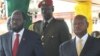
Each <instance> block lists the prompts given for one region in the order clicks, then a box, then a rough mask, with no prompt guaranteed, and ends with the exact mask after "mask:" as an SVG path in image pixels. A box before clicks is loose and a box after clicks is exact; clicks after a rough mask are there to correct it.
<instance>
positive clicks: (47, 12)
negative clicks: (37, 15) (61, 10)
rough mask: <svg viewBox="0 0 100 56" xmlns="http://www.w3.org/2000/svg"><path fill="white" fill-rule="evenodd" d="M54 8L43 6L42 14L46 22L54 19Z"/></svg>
mask: <svg viewBox="0 0 100 56" xmlns="http://www.w3.org/2000/svg"><path fill="white" fill-rule="evenodd" d="M52 12H53V6H42V8H41V13H42V16H43V18H44V19H45V20H49V19H50V18H51V17H52Z"/></svg>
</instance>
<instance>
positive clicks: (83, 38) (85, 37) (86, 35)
mask: <svg viewBox="0 0 100 56" xmlns="http://www.w3.org/2000/svg"><path fill="white" fill-rule="evenodd" d="M87 38H88V34H85V35H84V36H83V37H82V38H81V39H82V40H83V41H86V40H87ZM79 39H80V38H79V37H78V36H76V40H79Z"/></svg>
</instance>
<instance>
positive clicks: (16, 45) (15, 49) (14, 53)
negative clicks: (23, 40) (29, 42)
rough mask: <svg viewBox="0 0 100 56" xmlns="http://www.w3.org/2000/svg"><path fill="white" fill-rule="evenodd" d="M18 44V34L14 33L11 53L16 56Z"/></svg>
mask: <svg viewBox="0 0 100 56" xmlns="http://www.w3.org/2000/svg"><path fill="white" fill-rule="evenodd" d="M18 45H19V34H16V39H15V41H14V46H13V49H12V52H13V53H12V55H13V56H16V53H17V49H18Z"/></svg>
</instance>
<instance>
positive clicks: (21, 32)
mask: <svg viewBox="0 0 100 56" xmlns="http://www.w3.org/2000/svg"><path fill="white" fill-rule="evenodd" d="M23 32H24V28H23V29H22V30H20V32H18V33H16V32H14V35H15V34H19V35H20V36H22V34H23Z"/></svg>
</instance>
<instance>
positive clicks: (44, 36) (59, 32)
mask: <svg viewBox="0 0 100 56" xmlns="http://www.w3.org/2000/svg"><path fill="white" fill-rule="evenodd" d="M39 7H40V8H41V11H42V16H43V21H38V22H35V23H34V26H33V28H34V29H33V30H34V31H36V32H38V33H39V34H40V35H41V40H42V45H43V47H44V51H45V56H59V45H60V44H61V43H62V42H64V41H67V40H69V39H71V37H70V33H69V30H68V27H67V25H66V23H65V22H64V20H58V19H56V18H54V17H53V14H52V13H53V11H54V8H53V5H52V1H51V0H44V1H42V2H41V3H40V4H39Z"/></svg>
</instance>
